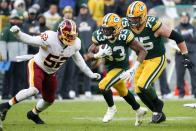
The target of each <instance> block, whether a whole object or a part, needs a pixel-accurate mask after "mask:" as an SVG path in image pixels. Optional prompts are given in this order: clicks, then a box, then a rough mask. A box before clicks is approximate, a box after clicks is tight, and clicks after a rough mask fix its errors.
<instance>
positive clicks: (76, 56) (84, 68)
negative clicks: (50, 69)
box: [72, 51, 101, 80]
mask: <svg viewBox="0 0 196 131" xmlns="http://www.w3.org/2000/svg"><path fill="white" fill-rule="evenodd" d="M72 58H73V61H74V62H75V63H76V65H77V66H78V67H79V68H80V70H81V71H82V72H83V73H84V74H85V75H87V76H88V77H90V78H92V79H97V80H98V79H100V78H101V75H100V74H98V73H93V72H92V71H91V69H90V68H89V67H88V66H87V64H86V63H85V61H84V59H83V57H82V56H81V54H80V52H79V51H77V52H76V53H75V54H74V55H73V56H72Z"/></svg>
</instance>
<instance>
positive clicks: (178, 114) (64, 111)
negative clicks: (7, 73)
mask: <svg viewBox="0 0 196 131" xmlns="http://www.w3.org/2000/svg"><path fill="white" fill-rule="evenodd" d="M185 103H194V101H166V102H165V107H164V112H165V114H166V116H167V119H168V120H167V121H166V122H164V123H161V124H157V125H155V124H149V121H150V118H151V112H148V114H147V116H146V118H145V120H144V122H143V124H142V126H141V127H134V121H135V112H134V111H133V110H131V109H130V107H129V106H128V104H126V103H125V102H124V101H117V102H116V106H117V109H118V112H117V114H116V115H115V119H114V120H113V121H111V122H110V123H107V124H105V123H102V122H101V118H102V117H103V115H104V113H105V111H106V104H105V103H104V102H103V101H99V102H97V101H81V102H80V101H63V102H56V103H55V104H54V105H53V106H51V107H50V108H48V109H47V110H46V111H45V112H43V113H41V114H40V116H41V118H42V119H43V120H44V121H45V122H46V123H47V124H45V125H35V124H34V123H33V122H32V121H30V120H28V119H27V118H26V112H27V111H29V110H31V109H32V107H33V106H34V105H35V102H24V103H20V104H18V105H16V106H14V107H13V108H12V109H11V110H10V111H9V112H8V114H7V118H6V120H5V121H4V122H3V126H4V131H128V130H129V131H131V130H132V131H133V130H136V131H196V110H194V109H189V108H185V107H183V106H182V105H183V104H185Z"/></svg>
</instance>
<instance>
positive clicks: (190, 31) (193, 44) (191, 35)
mask: <svg viewBox="0 0 196 131" xmlns="http://www.w3.org/2000/svg"><path fill="white" fill-rule="evenodd" d="M189 21H190V16H189V14H188V13H187V12H182V13H181V15H180V24H179V25H178V26H177V27H176V30H177V31H178V32H181V34H182V36H183V38H184V39H185V42H186V43H187V48H188V51H189V52H188V54H189V57H190V59H191V61H192V62H193V64H194V65H196V59H195V58H196V28H195V27H194V26H193V25H192V24H190V22H189ZM175 61H176V76H177V87H178V89H179V98H183V97H184V95H185V90H184V86H185V83H184V76H185V70H186V68H185V67H184V65H183V63H182V61H183V57H182V55H181V54H180V53H179V52H177V53H176V55H175ZM189 72H190V76H191V85H192V94H193V95H194V97H195V98H196V81H195V80H196V67H193V68H192V69H190V70H189Z"/></svg>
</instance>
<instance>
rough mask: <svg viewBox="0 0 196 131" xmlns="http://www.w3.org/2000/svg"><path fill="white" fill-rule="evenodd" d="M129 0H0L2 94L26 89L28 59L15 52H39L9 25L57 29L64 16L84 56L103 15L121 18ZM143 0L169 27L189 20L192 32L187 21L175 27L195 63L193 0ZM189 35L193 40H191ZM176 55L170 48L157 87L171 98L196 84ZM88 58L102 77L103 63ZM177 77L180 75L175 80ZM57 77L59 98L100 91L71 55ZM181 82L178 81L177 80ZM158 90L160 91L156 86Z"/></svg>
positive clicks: (36, 32) (195, 12)
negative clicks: (73, 24)
mask: <svg viewBox="0 0 196 131" xmlns="http://www.w3.org/2000/svg"><path fill="white" fill-rule="evenodd" d="M133 1H134V0H0V52H1V53H2V59H3V61H2V62H0V94H1V98H2V99H9V98H11V97H12V96H14V95H15V94H16V93H17V92H18V91H19V90H21V89H23V88H28V84H27V80H26V79H27V78H26V64H27V62H17V61H16V56H19V55H26V54H35V53H37V52H38V48H36V47H32V46H27V45H26V44H23V43H22V42H21V41H18V40H17V38H15V37H14V36H13V34H12V33H11V32H10V31H9V29H10V27H11V26H12V25H18V26H19V27H20V28H21V30H22V31H24V32H25V33H28V34H30V35H39V34H40V33H41V32H44V31H46V30H54V31H56V30H57V27H58V24H59V23H60V21H62V20H63V19H64V18H66V19H73V20H74V21H75V22H76V24H77V28H78V35H79V38H80V39H81V41H82V49H81V54H82V55H83V57H84V58H85V54H86V53H87V50H88V47H89V46H90V44H91V35H92V32H93V31H95V30H96V29H97V28H98V27H99V26H100V24H101V19H102V18H103V16H104V15H105V14H107V13H111V12H112V13H117V14H118V15H119V16H121V17H125V16H126V10H127V7H128V6H129V4H130V3H131V2H133ZM142 1H143V2H145V3H146V5H147V7H148V10H149V14H151V15H156V16H158V17H161V19H162V20H163V22H165V23H167V24H168V25H170V26H171V27H173V28H175V27H178V26H183V23H184V21H183V20H182V19H183V18H182V17H187V18H188V24H191V25H192V26H191V28H192V29H193V30H192V31H190V28H186V27H187V25H184V26H183V28H182V27H179V28H176V29H179V32H181V33H182V34H183V36H184V37H185V38H187V39H186V40H187V41H186V42H187V43H188V44H190V45H191V46H190V47H189V48H190V49H192V50H191V53H192V55H193V60H194V59H195V60H194V61H196V56H195V54H196V53H195V52H196V48H195V45H196V40H195V39H196V37H195V36H196V35H195V34H196V30H195V26H196V6H194V4H196V1H195V0H142ZM183 13H185V14H183ZM185 19H186V18H185ZM185 23H186V21H185ZM184 27H185V28H184ZM190 38H191V41H189V40H190ZM166 43H171V41H168V40H166ZM168 45H170V44H168ZM168 47H169V46H168ZM166 48H167V47H166ZM177 54H178V51H177V50H176V47H172V48H171V47H169V48H168V52H167V55H168V68H167V70H165V71H164V73H163V75H162V76H161V78H160V84H159V85H160V86H158V87H160V94H161V95H162V96H163V97H165V98H168V97H171V96H173V94H172V92H173V91H175V93H176V94H178V95H179V98H183V97H184V96H185V95H187V94H193V96H194V97H196V83H195V82H194V81H193V80H194V78H196V77H195V76H196V73H194V72H193V73H192V72H190V74H191V75H190V76H191V78H192V79H193V80H192V81H191V78H190V77H189V76H187V75H185V69H184V68H183V67H179V66H178V67H176V66H175V63H177V62H178V61H179V60H178V59H179V58H178V59H177ZM133 57H134V55H131V56H130V63H131V61H132V58H133ZM86 62H87V64H88V65H89V66H90V67H91V69H92V70H93V71H98V72H100V73H101V74H102V75H103V76H104V74H105V73H106V72H105V68H104V64H103V62H102V61H100V60H99V61H92V62H89V61H86ZM176 65H177V64H176ZM178 65H179V64H178ZM175 67H176V68H175ZM175 69H176V70H177V69H178V71H175ZM179 70H180V71H182V70H184V72H180V73H179ZM194 70H195V69H194ZM176 75H177V76H176ZM178 75H180V76H182V77H180V78H179V77H178ZM184 75H185V77H184ZM57 77H58V92H57V98H59V99H74V98H75V97H78V96H79V95H80V94H84V95H85V97H86V98H92V94H97V93H99V92H98V87H97V81H93V80H90V79H89V78H87V77H86V76H85V75H84V74H82V73H81V72H80V71H79V69H78V68H77V67H76V66H75V64H74V63H73V61H72V59H69V60H68V61H67V62H66V63H65V64H64V65H63V66H62V68H61V69H60V70H59V71H58V72H57ZM184 78H185V80H184ZM179 81H180V82H181V83H179ZM190 81H191V82H190ZM195 81H196V79H195ZM155 84H156V83H155ZM127 85H128V87H131V88H130V89H132V87H133V85H132V84H131V83H127ZM177 85H178V86H177ZM184 87H185V88H184ZM187 89H188V90H187ZM191 89H192V90H191ZM157 90H159V89H158V88H157ZM114 92H115V91H114ZM187 92H188V93H187ZM38 97H39V96H38Z"/></svg>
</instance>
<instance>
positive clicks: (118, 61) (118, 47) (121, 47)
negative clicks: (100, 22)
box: [92, 29, 134, 71]
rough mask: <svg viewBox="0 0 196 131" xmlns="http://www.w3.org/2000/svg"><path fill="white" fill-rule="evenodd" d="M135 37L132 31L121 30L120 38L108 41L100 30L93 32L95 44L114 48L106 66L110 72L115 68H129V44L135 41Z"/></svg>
mask: <svg viewBox="0 0 196 131" xmlns="http://www.w3.org/2000/svg"><path fill="white" fill-rule="evenodd" d="M133 39H134V35H133V33H132V32H131V31H130V30H127V29H123V30H121V32H120V34H119V36H118V37H117V38H116V40H114V41H109V40H108V39H106V37H105V35H103V33H102V32H101V31H100V30H99V29H98V30H96V31H94V32H93V35H92V41H93V43H94V44H97V45H101V44H107V45H108V46H110V47H111V48H112V55H111V56H109V57H106V59H105V65H106V68H107V70H108V71H110V70H111V69H114V68H122V69H124V70H127V69H128V68H129V53H130V50H129V44H130V43H131V42H132V41H133Z"/></svg>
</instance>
